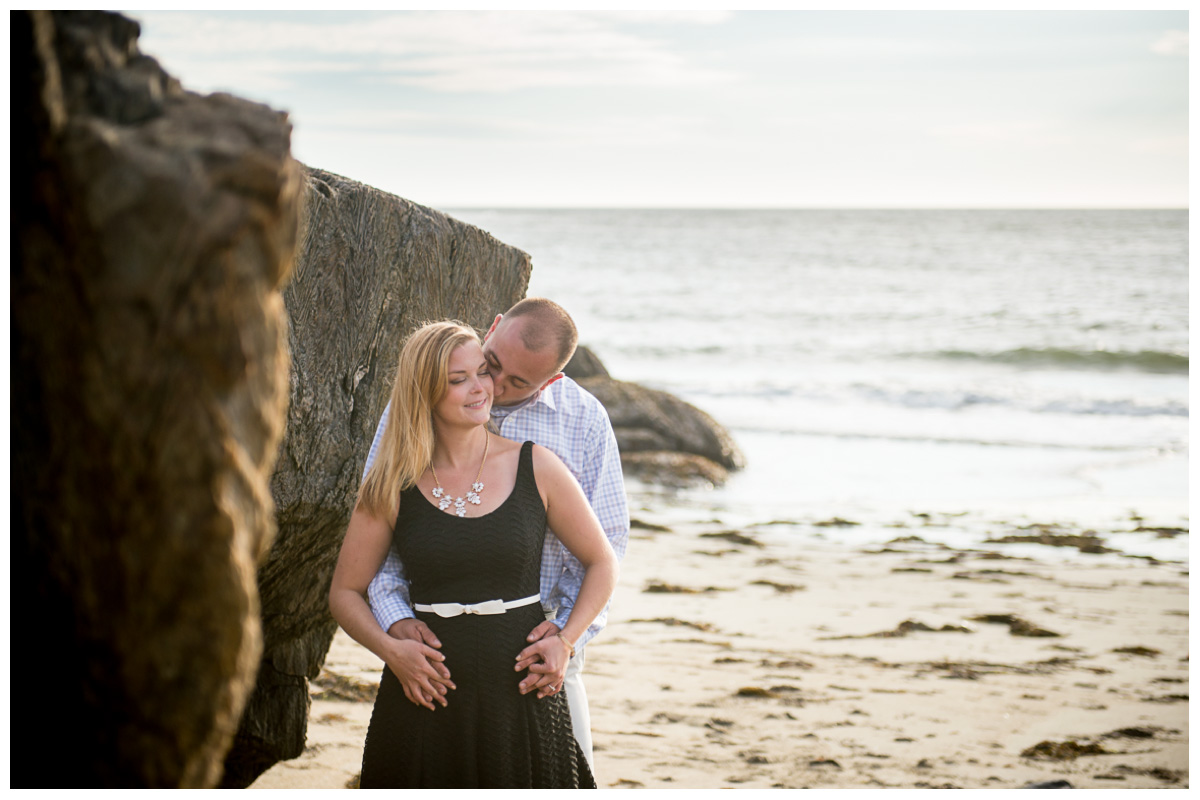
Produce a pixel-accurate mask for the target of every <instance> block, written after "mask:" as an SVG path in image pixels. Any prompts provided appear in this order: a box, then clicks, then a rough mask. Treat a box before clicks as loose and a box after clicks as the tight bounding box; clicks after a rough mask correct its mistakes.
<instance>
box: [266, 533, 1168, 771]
mask: <svg viewBox="0 0 1200 800" xmlns="http://www.w3.org/2000/svg"><path fill="white" fill-rule="evenodd" d="M635 516H639V514H638V513H636V512H635ZM640 516H641V518H642V519H643V520H646V521H645V522H639V523H637V524H636V526H635V528H634V530H633V532H632V538H631V543H630V548H629V554H628V556H627V557H626V559H625V562H624V564H623V566H622V575H621V581H620V585H619V587H618V590H617V594H616V596H615V599H614V606H613V610H612V613H611V618H610V622H609V627H608V628H607V629H606V631H605V632H604V633H603V634H602V635H601V637H600V638H599V639H597V640H596V641H595V642H594V643H593V644H592V645H591V646H589V647H588V650H587V658H588V664H587V668H586V671H585V677H586V683H587V687H588V694H589V698H590V702H591V709H592V729H593V734H594V738H595V758H596V768H597V778H598V781H599V783H600V787H601V788H908V789H911V788H950V787H956V788H1001V789H1003V788H1020V787H1023V786H1027V785H1029V784H1031V783H1036V782H1041V781H1067V782H1069V783H1070V785H1071V786H1072V787H1074V788H1185V787H1187V786H1188V784H1189V776H1188V567H1187V565H1186V564H1185V563H1182V562H1165V561H1155V560H1153V559H1148V558H1144V557H1127V556H1123V555H1122V554H1121V553H1120V552H1109V553H1088V552H1082V551H1081V549H1080V548H1083V549H1084V550H1086V549H1088V548H1089V547H1090V548H1092V549H1095V547H1096V546H1100V547H1103V546H1104V543H1105V542H1106V541H1108V539H1107V537H1106V535H1105V534H1106V532H1105V531H1098V532H1097V534H1096V536H1093V537H1089V536H1087V535H1084V533H1085V532H1083V531H1073V530H1069V529H1064V528H1059V527H1056V526H1050V525H1045V526H1021V527H1019V528H1018V527H1017V526H1012V525H1009V526H1005V525H997V526H996V529H997V530H996V533H997V535H996V536H995V538H996V539H1004V538H1006V537H1007V538H1013V537H1017V538H1022V537H1034V538H1041V539H1042V541H1046V542H1051V541H1053V543H1056V544H1059V545H1063V544H1066V545H1067V547H1066V549H1064V548H1062V547H1050V546H1048V545H1031V544H1028V543H1020V542H1012V541H1006V542H1001V541H997V542H993V543H990V544H985V545H982V546H979V547H973V548H970V549H952V548H949V547H947V546H945V545H939V544H936V543H932V537H928V536H923V535H922V533H923V532H924V530H925V529H924V527H923V526H929V525H931V524H940V525H942V526H943V527H944V526H945V525H953V524H956V523H955V522H954V520H952V519H949V518H947V519H945V520H941V521H938V520H935V519H932V518H931V517H929V516H928V515H925V516H923V517H922V516H914V517H912V518H909V519H907V520H897V521H896V522H895V523H894V524H893V525H890V526H888V527H889V528H892V530H891V531H890V532H888V533H884V532H883V531H881V534H883V535H882V536H881V538H880V539H879V541H880V542H885V541H886V543H885V544H869V545H859V546H848V545H846V544H834V543H833V542H835V541H837V538H838V537H837V533H838V526H839V521H838V520H837V519H836V518H833V519H830V520H822V521H816V522H809V523H802V524H803V525H808V526H810V527H811V529H812V530H814V531H816V530H820V531H825V532H827V533H826V538H825V540H824V541H821V540H817V539H813V538H812V537H811V536H810V537H806V538H803V539H798V538H797V537H796V526H793V525H765V526H758V527H750V528H739V529H730V528H729V527H728V526H725V525H723V524H721V523H720V522H716V521H714V522H711V523H706V522H690V523H685V524H678V523H675V524H672V525H671V527H670V528H665V527H664V528H663V529H659V526H657V525H656V523H655V520H654V518H653V516H652V515H650V514H641V515H640ZM893 534H894V535H893ZM888 535H891V536H892V539H891V541H887V540H886V536H888ZM1146 535H1154V533H1153V532H1147V533H1146ZM1163 535H1184V536H1186V533H1183V534H1180V533H1178V532H1176V533H1174V534H1170V533H1168V534H1163ZM1056 536H1060V537H1068V538H1067V539H1061V538H1060V539H1058V540H1056V541H1054V537H1056ZM1070 537H1074V540H1072V539H1071V538H1070ZM1039 551H1040V552H1041V553H1044V557H1041V556H1040V555H1039V554H1038V553H1039ZM1031 552H1032V553H1034V554H1033V555H1030V553H1031ZM1066 554H1070V555H1069V557H1064V556H1065V555H1066ZM380 668H381V663H380V662H379V661H378V659H376V658H375V657H374V656H373V655H372V654H371V653H369V652H368V651H366V650H365V649H364V648H362V647H360V646H358V645H357V644H355V643H354V642H353V641H351V640H350V639H349V638H348V637H346V636H345V634H344V633H341V632H340V631H339V633H338V635H337V637H336V638H335V640H334V643H333V646H332V648H331V649H330V652H329V656H328V658H327V660H326V665H325V671H324V672H323V673H322V677H321V678H320V679H319V680H318V681H316V682H315V683H314V686H313V693H314V699H313V706H312V712H311V716H310V724H309V729H308V748H307V750H306V752H305V753H304V754H303V755H302V756H301V757H300V758H298V759H295V760H293V761H288V762H283V763H280V764H277V765H276V766H275V767H273V768H272V769H271V770H269V771H268V772H267V773H265V774H264V775H263V776H262V777H260V778H259V780H258V781H257V782H256V783H255V784H254V785H253V787H252V788H331V789H332V788H342V787H345V786H347V785H352V784H353V782H354V780H355V779H356V776H357V774H358V770H359V766H360V761H361V756H362V745H363V739H364V737H365V733H366V725H367V721H368V720H369V718H370V713H371V697H372V694H373V687H374V685H375V684H376V683H377V681H378V675H379V670H380ZM451 702H453V699H452V698H451ZM434 713H436V712H434Z"/></svg>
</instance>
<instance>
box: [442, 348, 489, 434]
mask: <svg viewBox="0 0 1200 800" xmlns="http://www.w3.org/2000/svg"><path fill="white" fill-rule="evenodd" d="M491 411H492V376H491V375H489V374H488V371H487V360H486V359H485V358H484V357H483V348H481V347H480V346H479V345H478V344H477V343H475V342H467V343H466V344H464V345H462V346H461V347H459V348H457V349H456V350H455V351H454V352H453V353H451V354H450V363H449V364H448V365H447V374H446V395H445V396H444V397H443V398H442V399H441V401H440V402H439V403H438V404H437V407H436V408H435V409H434V417H435V418H436V419H437V420H438V421H439V422H441V423H442V424H445V425H466V426H475V425H485V424H487V421H488V418H489V416H490V415H491Z"/></svg>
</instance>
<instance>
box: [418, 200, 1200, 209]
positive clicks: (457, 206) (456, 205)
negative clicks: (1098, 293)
mask: <svg viewBox="0 0 1200 800" xmlns="http://www.w3.org/2000/svg"><path fill="white" fill-rule="evenodd" d="M406 199H408V200H409V201H410V202H414V203H418V204H419V205H425V206H428V207H429V208H447V209H461V210H464V211H1190V210H1191V209H1190V206H1166V205H1163V206H984V205H979V206H884V205H880V206H671V205H662V206H640V205H628V206H626V205H497V204H492V205H480V204H474V203H472V204H462V203H437V204H433V203H421V202H419V201H417V200H413V199H412V198H406Z"/></svg>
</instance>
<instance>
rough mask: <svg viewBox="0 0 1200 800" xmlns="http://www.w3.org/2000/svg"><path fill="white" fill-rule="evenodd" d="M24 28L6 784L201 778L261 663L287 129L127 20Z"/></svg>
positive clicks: (16, 21)
mask: <svg viewBox="0 0 1200 800" xmlns="http://www.w3.org/2000/svg"><path fill="white" fill-rule="evenodd" d="M10 23H11V47H12V53H11V65H12V76H11V89H12V105H11V109H12V127H11V135H12V143H11V148H12V149H11V158H12V184H11V187H10V194H11V198H12V209H11V222H12V237H13V261H12V268H11V274H10V280H11V289H12V300H13V302H12V312H13V319H12V335H13V340H12V366H11V377H12V389H11V398H12V404H13V407H12V424H11V431H12V437H13V439H12V449H11V451H10V457H11V466H12V477H11V493H12V494H11V496H12V502H13V512H12V550H11V555H12V564H11V572H10V577H11V578H12V580H13V587H12V594H11V597H12V599H13V609H12V616H11V620H12V632H11V638H10V642H11V643H12V645H13V653H14V655H18V654H19V656H18V657H17V658H14V659H13V661H12V666H13V671H12V682H11V684H10V690H11V694H12V699H13V709H12V715H11V718H10V726H11V734H12V736H11V745H10V746H11V750H10V761H11V768H12V783H13V785H14V786H45V785H55V786H69V785H79V786H92V787H134V786H150V787H205V786H212V785H214V784H215V783H216V782H217V781H218V779H219V777H220V771H221V764H222V760H223V758H224V755H225V752H226V750H227V748H228V746H229V743H230V740H231V737H232V736H233V733H234V730H235V728H236V726H237V721H238V718H239V716H240V713H241V711H242V708H243V705H244V703H245V699H246V697H247V695H248V693H249V691H250V689H251V687H252V686H253V682H254V675H255V669H256V666H257V664H258V658H259V653H260V646H261V642H260V632H259V613H258V611H259V609H258V594H257V591H256V588H255V569H256V567H257V564H258V562H259V560H260V559H261V557H263V556H264V555H265V554H266V550H267V547H268V546H269V544H270V540H271V537H272V534H273V531H274V507H273V504H272V501H271V495H270V491H269V484H268V481H269V479H270V476H271V474H272V472H273V469H274V463H275V455H276V452H277V449H278V444H279V441H280V438H281V436H282V434H283V428H284V420H285V408H286V404H287V387H288V383H287V375H288V354H287V339H286V336H287V320H286V317H285V312H284V307H283V301H282V298H281V296H280V294H279V291H278V289H279V286H280V284H281V282H282V281H283V280H284V279H285V277H286V275H287V274H288V272H289V270H290V269H291V264H292V257H293V253H294V247H295V241H296V234H297V222H298V207H297V202H298V198H299V191H300V186H301V182H300V173H299V169H298V165H297V164H296V163H295V162H294V161H293V160H292V159H291V157H290V155H289V139H290V126H289V124H288V123H287V120H286V117H285V115H283V114H280V113H277V112H274V111H272V110H270V109H268V108H266V107H265V106H261V105H257V104H254V103H249V102H245V101H242V100H238V99H235V98H233V97H229V96H227V95H213V96H209V97H200V96H197V95H194V94H190V93H187V92H184V91H183V89H182V88H181V87H180V86H179V84H178V82H177V81H175V80H174V79H172V78H171V77H170V76H168V75H167V74H166V73H164V72H163V71H162V69H160V68H159V66H158V64H157V63H156V62H155V61H154V60H153V59H150V58H147V57H145V56H143V55H141V54H140V53H139V52H138V48H137V36H138V26H137V24H136V23H134V22H132V21H130V20H128V19H126V18H124V17H121V16H118V15H115V14H106V13H99V12H84V13H69V12H61V13H59V12H55V13H50V12H38V11H33V12H13V13H12V14H11V15H10ZM54 764H57V765H58V768H57V771H51V770H54V769H55V768H54V767H53V766H52V765H54Z"/></svg>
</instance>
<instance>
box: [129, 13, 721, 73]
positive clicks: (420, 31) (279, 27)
mask: <svg viewBox="0 0 1200 800" xmlns="http://www.w3.org/2000/svg"><path fill="white" fill-rule="evenodd" d="M141 16H143V17H144V18H145V19H146V24H147V27H148V29H149V32H151V33H152V35H153V39H154V41H155V42H156V46H158V47H159V48H161V50H162V51H163V52H162V55H163V57H164V60H165V61H166V62H167V63H168V67H169V66H170V65H171V64H179V65H180V67H181V71H183V67H184V65H187V64H189V63H196V62H205V63H208V64H214V63H216V64H219V67H218V69H219V73H218V72H206V79H207V82H209V83H211V82H212V77H211V76H213V75H217V74H220V75H229V76H235V75H236V76H237V77H238V81H237V83H238V85H240V86H243V87H245V86H246V85H247V83H248V82H249V83H251V84H253V85H255V86H259V85H267V84H270V85H276V84H278V83H279V82H281V81H286V80H287V76H288V75H289V74H294V75H295V76H296V79H299V76H300V75H301V74H303V73H311V72H313V71H314V68H313V67H311V66H307V65H310V64H312V63H314V62H313V61H312V59H314V58H316V59H317V62H315V63H318V64H325V65H330V67H331V69H330V71H350V70H354V69H362V70H363V71H371V72H373V73H375V74H377V75H378V76H379V77H380V78H381V79H383V80H388V81H391V82H394V83H397V84H401V85H407V86H414V87H419V88H423V89H429V90H434V91H441V92H505V91H513V90H517V89H527V88H538V87H572V86H580V87H582V86H629V85H639V86H685V85H697V84H711V83H724V82H729V81H731V80H733V77H734V76H733V75H731V74H730V73H727V72H722V71H718V70H712V69H707V68H703V67H700V66H698V65H696V64H694V63H692V62H691V61H690V60H689V58H688V57H687V56H685V55H683V54H682V53H681V52H679V51H678V50H677V49H675V48H673V47H672V45H671V43H670V41H669V40H668V39H667V38H665V37H664V36H663V35H661V33H660V32H658V31H659V29H658V28H652V29H651V30H652V31H654V32H652V33H647V32H645V31H644V29H643V26H650V25H656V26H661V25H663V24H665V23H668V22H670V23H673V24H676V25H715V24H719V23H720V22H721V21H722V20H723V19H725V18H726V16H727V15H726V14H724V13H723V12H695V13H681V14H672V13H669V12H656V13H653V14H648V15H642V14H638V13H635V12H624V13H620V14H603V13H596V12H574V13H514V12H482V13H429V12H409V13H392V14H381V15H377V16H372V17H355V18H353V19H345V18H341V17H329V18H327V19H324V20H323V19H321V17H320V16H317V17H313V16H308V17H305V18H304V19H296V20H268V21H264V20H259V19H254V18H251V17H244V18H241V17H238V16H220V17H213V16H208V15H197V14H188V13H157V14H143V15H141ZM634 23H638V24H634ZM635 29H636V30H635ZM153 54H154V53H152V55H153ZM198 71H199V70H197V72H198Z"/></svg>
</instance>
